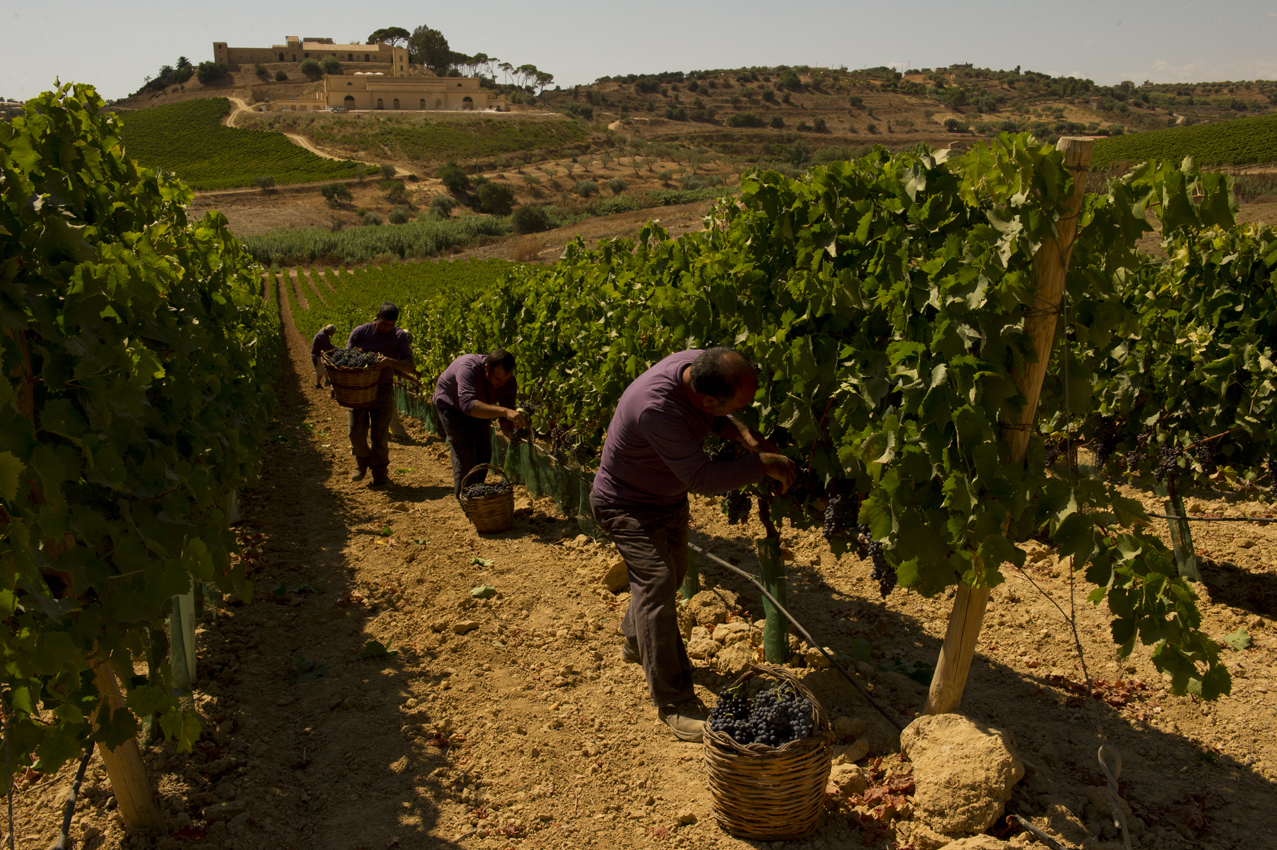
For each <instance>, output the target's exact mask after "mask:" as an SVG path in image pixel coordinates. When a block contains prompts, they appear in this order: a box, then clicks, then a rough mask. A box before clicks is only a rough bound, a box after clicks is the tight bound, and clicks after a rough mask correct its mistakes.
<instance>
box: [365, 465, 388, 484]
mask: <svg viewBox="0 0 1277 850" xmlns="http://www.w3.org/2000/svg"><path fill="white" fill-rule="evenodd" d="M389 483H390V473H389V472H387V471H386V467H384V466H374V467H373V468H372V481H369V482H368V486H369V487H385V486H386V485H387V484H389Z"/></svg>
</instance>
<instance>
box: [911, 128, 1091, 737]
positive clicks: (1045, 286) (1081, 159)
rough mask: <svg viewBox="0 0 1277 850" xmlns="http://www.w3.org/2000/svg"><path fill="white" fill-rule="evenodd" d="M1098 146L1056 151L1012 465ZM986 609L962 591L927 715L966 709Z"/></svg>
mask: <svg viewBox="0 0 1277 850" xmlns="http://www.w3.org/2000/svg"><path fill="white" fill-rule="evenodd" d="M1094 146H1095V142H1094V141H1093V140H1091V139H1077V138H1067V137H1066V138H1062V139H1060V141H1059V144H1058V145H1057V147H1058V149H1059V151H1060V152H1061V153H1062V154H1063V155H1064V165H1065V167H1066V168H1068V169H1069V170H1070V171H1071V172H1072V173H1073V194H1072V196H1071V197H1070V198H1069V204H1068V210H1067V212H1065V214H1064V215H1063V216H1062V217H1061V218H1060V220H1059V221H1058V222H1056V229H1057V230H1058V231H1059V235H1058V236H1056V237H1055V238H1053V239H1048V240H1046V242H1044V243H1043V244H1042V247H1041V248H1039V249H1038V253H1037V255H1036V256H1035V257H1034V258H1033V290H1034V295H1033V299H1034V304H1033V308H1032V309H1030V310H1028V311H1027V312H1026V315H1025V333H1026V334H1027V335H1028V336H1029V337H1030V338H1031V339H1032V340H1033V348H1034V350H1035V352H1036V353H1037V357H1036V359H1035V360H1034V361H1033V362H1032V363H1027V364H1025V367H1024V371H1023V373H1021V374H1018V375H1016V376H1015V384H1016V388H1017V389H1018V390H1019V391H1020V393H1021V394H1023V396H1024V398H1025V404H1024V407H1023V408H1022V409H1021V411H1020V419H1019V421H1018V422H1014V423H1009V424H1008V425H1006V426H1004V430H1005V431H1006V436H1007V441H1008V442H1009V443H1010V444H1011V457H1010V459H1009V461H1008V462H1010V463H1016V464H1022V463H1024V458H1025V455H1026V454H1027V453H1028V449H1029V437H1030V435H1031V433H1032V428H1033V420H1034V417H1035V416H1036V415H1037V408H1038V398H1039V397H1040V396H1041V393H1042V381H1043V379H1044V378H1045V377H1046V370H1047V367H1048V366H1049V365H1050V362H1051V346H1052V344H1053V343H1054V342H1055V332H1056V327H1057V325H1058V323H1059V318H1060V309H1059V308H1060V304H1061V303H1062V301H1063V297H1064V281H1065V275H1066V274H1067V272H1068V268H1069V256H1070V254H1071V253H1072V251H1073V237H1074V235H1075V234H1076V233H1077V220H1078V215H1079V213H1080V211H1081V209H1082V198H1083V196H1084V195H1085V194H1086V172H1087V170H1088V169H1089V167H1090V164H1091V150H1092V148H1093V147H1094ZM978 566H979V565H978V564H977V568H978ZM988 605H989V588H987V587H967V586H966V585H963V584H959V585H958V592H957V595H956V598H955V599H954V601H953V613H952V614H950V616H949V627H948V629H947V630H946V632H945V636H944V644H943V645H942V646H941V648H940V657H939V659H937V661H936V670H935V674H934V675H933V676H932V679H931V691H930V693H929V694H928V695H927V704H926V707H925V709H924V713H926V714H946V713H948V712H951V711H953V710H955V709H956V708H957V707H958V706H959V705H960V704H961V703H962V692H963V690H965V688H966V685H967V674H968V672H969V671H970V670H971V659H972V657H973V656H974V655H975V645H976V641H977V639H978V638H979V636H980V626H981V625H982V624H983V622H984V612H985V609H986V608H987V607H988Z"/></svg>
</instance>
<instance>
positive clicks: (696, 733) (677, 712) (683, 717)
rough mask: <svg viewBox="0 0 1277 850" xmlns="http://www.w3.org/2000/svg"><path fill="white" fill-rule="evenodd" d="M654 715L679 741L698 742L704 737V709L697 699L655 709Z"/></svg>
mask: <svg viewBox="0 0 1277 850" xmlns="http://www.w3.org/2000/svg"><path fill="white" fill-rule="evenodd" d="M656 716H657V717H659V718H661V720H662V721H664V723H665V725H666V726H668V727H670V731H671V732H673V733H674V737H675V738H678V739H679V740H680V741H690V742H692V743H693V744H699V743H700V742H701V741H702V740H703V739H704V731H703V730H704V726H705V709H704V708H703V707H702V706H701V704H700V702H699V701H697V700H687V701H686V702H680V703H679V704H678V705H667V706H664V707H663V708H658V709H657V710H656Z"/></svg>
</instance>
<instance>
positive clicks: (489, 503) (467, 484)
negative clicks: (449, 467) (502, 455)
mask: <svg viewBox="0 0 1277 850" xmlns="http://www.w3.org/2000/svg"><path fill="white" fill-rule="evenodd" d="M489 470H491V471H493V472H495V473H496V474H497V475H499V476H501V480H500V481H493V482H489V481H487V480H486V479H487V474H488V471H489ZM480 473H482V478H479V477H478V475H479V474H480ZM461 509H462V510H463V511H465V512H466V516H467V517H469V518H470V522H472V523H474V530H475V531H478V532H479V533H481V534H493V533H496V532H498V531H509V530H510V529H511V528H512V527H513V526H514V485H513V484H511V483H510V479H509V478H507V477H506V474H505V471H504V470H503V469H501V467H499V466H493V465H492V464H490V463H481V464H479V465H478V466H476V467H475V468H474V469H472V470H470V471H469V472H467V473H466V477H465V478H462V479H461Z"/></svg>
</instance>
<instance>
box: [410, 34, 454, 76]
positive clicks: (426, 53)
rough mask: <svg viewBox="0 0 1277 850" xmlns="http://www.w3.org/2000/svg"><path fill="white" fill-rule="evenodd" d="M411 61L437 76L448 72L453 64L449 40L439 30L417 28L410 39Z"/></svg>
mask: <svg viewBox="0 0 1277 850" xmlns="http://www.w3.org/2000/svg"><path fill="white" fill-rule="evenodd" d="M408 56H409V61H412V62H415V63H417V64H418V65H425V66H426V67H427V68H430V69H431V70H433V71H434V72H435V73H436V74H438V73H439V72H440V71H444V72H446V71H447V70H448V66H449V64H450V63H451V62H452V50H451V48H449V47H448V39H446V38H444V37H443V33H441V32H439V30H435V29H431V28H430V27H427V26H420V27H417V28H416V29H415V30H413V31H412V35H411V36H409V38H408ZM440 76H442V75H440Z"/></svg>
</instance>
